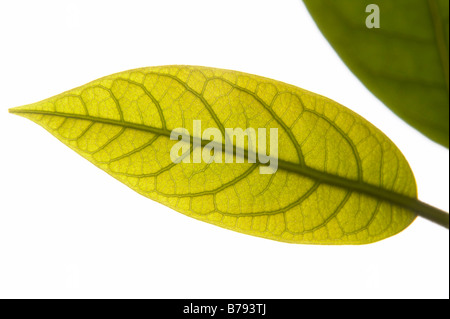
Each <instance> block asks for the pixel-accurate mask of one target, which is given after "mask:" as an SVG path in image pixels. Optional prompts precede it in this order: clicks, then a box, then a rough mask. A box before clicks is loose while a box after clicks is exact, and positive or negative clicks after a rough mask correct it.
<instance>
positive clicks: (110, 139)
mask: <svg viewBox="0 0 450 319" xmlns="http://www.w3.org/2000/svg"><path fill="white" fill-rule="evenodd" d="M10 112H12V113H16V114H19V115H21V116H24V117H26V118H28V119H30V120H32V121H34V122H36V123H38V124H39V125H41V126H42V127H44V128H45V129H47V130H48V131H49V132H50V133H52V134H53V135H54V136H56V137H57V138H58V139H59V140H60V141H62V142H63V143H65V144H66V145H68V146H69V147H70V148H72V149H73V150H74V151H76V152H77V153H78V154H80V155H82V156H83V157H85V158H86V159H88V160H89V161H91V162H92V163H93V164H95V165H96V166H98V167H99V168H101V169H103V170H104V171H106V172H107V173H109V174H110V175H112V176H113V177H115V178H116V179H118V180H119V181H121V182H123V183H125V184H126V185H128V186H129V187H130V188H132V189H133V190H135V191H136V192H138V193H140V194H142V195H144V196H146V197H148V198H151V199H153V200H155V201H158V202H160V203H162V204H164V205H167V206H168V207H170V208H172V209H174V210H176V211H178V212H181V213H183V214H186V215H188V216H191V217H193V218H196V219H199V220H202V221H205V222H208V223H212V224H215V225H218V226H221V227H224V228H228V229H231V230H235V231H238V232H242V233H246V234H250V235H254V236H260V237H265V238H269V239H273V240H279V241H285V242H291V243H312V244H366V243H370V242H374V241H378V240H381V239H383V238H386V237H389V236H392V235H394V234H396V233H398V232H400V231H401V230H403V229H404V228H406V227H407V226H408V225H409V224H410V223H411V222H412V221H413V220H414V218H415V216H416V215H415V213H413V212H412V211H411V209H409V208H408V207H412V206H411V205H410V204H408V203H410V202H412V203H416V202H417V201H416V185H415V180H414V176H413V174H412V172H411V169H410V167H409V165H408V163H407V161H406V160H405V158H404V157H403V155H402V154H401V153H400V151H399V150H398V149H397V148H396V147H395V145H394V144H393V143H392V142H391V141H390V140H389V139H388V138H387V137H386V136H385V135H384V134H383V133H381V132H380V131H379V130H378V129H376V128H375V127H374V126H373V125H371V124H370V123H369V122H367V121H366V120H365V119H363V118H362V117H360V116H359V115H357V114H355V113H354V112H352V111H351V110H349V109H347V108H345V107H344V106H342V105H340V104H338V103H336V102H334V101H332V100H330V99H327V98H325V97H322V96H320V95H317V94H314V93H311V92H308V91H305V90H303V89H300V88H297V87H294V86H291V85H288V84H285V83H281V82H278V81H274V80H271V79H267V78H263V77H259V76H254V75H250V74H245V73H241V72H236V71H228V70H220V69H213V68H206V67H192V66H163V67H150V68H141V69H136V70H130V71H126V72H122V73H118V74H114V75H111V76H107V77H104V78H101V79H99V80H96V81H93V82H91V83H88V84H86V85H84V86H81V87H79V88H75V89H73V90H70V91H67V92H65V93H62V94H60V95H57V96H54V97H51V98H49V99H47V100H44V101H41V102H38V103H35V104H30V105H26V106H22V107H17V108H14V109H11V110H10ZM194 120H200V121H201V124H202V129H203V130H204V129H206V128H216V129H218V130H219V131H220V132H222V133H224V134H226V128H241V129H243V130H245V129H247V128H255V129H258V128H267V129H269V128H277V129H278V135H277V136H278V168H277V170H276V172H275V173H274V174H261V171H260V169H259V168H260V167H261V163H260V162H259V161H257V162H256V163H249V162H248V161H244V163H236V161H234V162H233V163H225V162H223V163H218V162H212V163H205V162H204V161H201V162H200V163H193V162H192V161H191V162H190V163H185V162H180V163H174V162H173V161H172V160H171V157H170V151H171V149H172V147H173V146H174V145H176V143H179V142H178V141H177V140H171V139H170V134H171V132H172V130H174V129H176V128H185V129H187V130H188V131H189V132H190V134H192V136H191V137H193V138H191V139H190V142H189V145H191V144H192V143H193V142H194V138H196V137H199V136H198V135H194V133H193V123H194ZM224 136H225V135H223V136H222V142H221V144H225V138H224ZM207 141H208V139H206V140H204V141H203V142H202V144H203V145H205V142H207ZM268 141H269V140H268ZM268 141H267V143H268V144H269V142H268ZM245 145H246V146H244V148H246V153H245V154H247V155H246V156H247V157H248V143H247V144H245ZM222 146H223V145H221V147H222ZM235 146H236V145H235ZM268 146H269V145H268ZM238 148H239V145H238V147H234V150H237V149H238ZM268 149H269V147H268ZM191 156H192V155H191ZM234 158H235V159H236V157H234ZM258 160H259V159H258ZM405 203H406V204H405ZM413 206H414V205H413ZM149 207H151V203H149ZM92 213H93V214H95V212H92ZM161 227H167V228H168V229H169V228H170V225H161Z"/></svg>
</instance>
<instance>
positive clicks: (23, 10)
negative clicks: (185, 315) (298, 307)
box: [0, 0, 449, 298]
mask: <svg viewBox="0 0 450 319" xmlns="http://www.w3.org/2000/svg"><path fill="white" fill-rule="evenodd" d="M362 14H363V13H362ZM362 18H364V17H362ZM166 64H192V65H203V66H212V67H219V68H227V69H234V70H239V71H244V72H248V73H252V74H257V75H262V76H265V77H270V78H273V79H276V80H280V81H283V82H287V83H290V84H294V85H297V86H299V87H302V88H304V89H307V90H310V91H313V92H316V93H319V94H322V95H325V96H327V97H329V98H332V99H334V100H336V101H337V102H339V103H341V104H343V105H345V106H347V107H348V108H350V109H352V110H354V111H356V112H357V113H359V114H360V115H362V116H363V117H365V118H366V119H368V120H369V121H370V122H372V123H373V124H374V125H376V126H377V127H378V128H380V129H381V130H382V131H383V132H384V133H385V134H386V135H387V136H389V137H390V138H391V139H392V140H393V141H394V143H395V144H396V145H397V146H398V147H399V148H400V149H401V151H402V152H403V153H404V155H405V156H406V158H407V159H408V161H409V163H410V165H411V167H412V169H413V171H414V173H415V176H416V179H417V183H418V188H419V197H420V199H421V200H423V201H426V202H428V203H430V204H432V205H435V206H437V207H439V208H441V209H445V210H446V211H448V208H449V207H448V206H449V196H448V191H449V179H448V174H449V171H448V166H449V152H448V150H446V149H444V148H443V147H440V146H438V145H437V144H435V143H433V142H431V141H430V140H428V139H426V138H425V137H423V136H422V135H420V134H419V133H418V132H416V131H415V130H414V129H412V128H410V127H409V126H407V125H406V124H404V123H403V122H402V121H401V120H399V119H398V118H397V117H396V116H395V115H394V114H393V113H392V112H391V111H389V110H388V109H387V108H386V107H385V106H384V105H383V104H382V103H381V102H379V101H378V100H377V99H376V98H375V97H374V96H373V95H372V94H371V93H370V92H369V91H368V90H367V89H365V87H364V86H363V85H361V83H360V82H359V81H358V80H357V79H356V78H355V77H354V76H353V75H352V74H351V73H350V72H349V71H348V69H347V68H346V66H345V65H344V64H343V63H342V62H341V61H340V59H339V58H338V56H337V55H336V54H335V52H334V51H333V50H332V48H331V47H330V46H329V44H328V43H327V41H326V40H325V39H324V38H323V36H322V35H321V33H320V32H319V31H318V29H317V27H316V26H315V24H314V22H313V21H312V19H311V17H310V16H309V14H308V12H307V11H306V9H305V7H304V5H303V4H302V3H300V2H299V1H298V0H203V1H202V0H190V1H186V0H166V1H148V0H147V1H144V0H143V1H133V0H130V1H126V2H125V1H80V0H78V1H6V0H0V71H1V73H0V92H1V95H0V96H1V98H0V145H1V147H0V154H1V156H0V169H1V177H0V297H1V298H449V232H448V230H446V229H444V228H442V227H440V226H437V225H435V224H432V223H431V222H428V221H426V220H424V219H421V218H418V219H417V220H416V221H415V222H414V223H413V225H411V226H410V227H409V228H407V229H406V230H405V231H403V232H402V233H400V234H399V235H397V236H394V237H392V238H389V239H386V240H384V241H381V242H378V243H374V244H370V245H365V246H309V245H293V244H286V243H280V242H275V241H270V240H266V239H261V238H256V237H251V236H248V235H243V234H239V233H235V232H232V231H228V230H225V229H222V228H219V227H216V226H213V225H209V224H206V223H203V222H199V221H197V220H194V219H191V218H189V217H186V216H184V215H182V214H179V213H177V212H175V211H172V210H170V209H168V208H167V207H165V206H162V205H160V204H158V203H155V202H153V201H151V200H149V199H147V198H144V197H142V196H140V195H138V194H137V193H135V192H134V191H132V190H130V189H129V188H127V187H126V186H124V185H122V184H121V183H120V182H118V181H116V180H115V179H113V178H112V177H110V176H109V175H107V174H106V173H105V172H103V171H101V170H100V169H98V168H96V167H94V166H93V165H92V164H90V163H89V162H87V161H86V160H85V159H83V158H82V157H81V156H79V155H77V154H76V153H74V152H73V151H71V150H70V149H69V148H68V147H66V146H65V145H63V144H62V143H60V142H59V141H57V140H56V139H55V138H54V137H53V136H51V135H50V134H49V133H48V132H46V131H45V130H44V129H42V128H41V127H39V126H37V125H36V124H34V123H32V122H31V121H29V120H26V119H23V118H20V117H17V116H14V115H11V114H8V112H7V110H8V108H10V107H14V106H19V105H23V104H28V103H32V102H36V101H38V100H42V99H44V98H47V97H50V96H53V95H55V94H58V93H61V92H63V91H66V90H68V89H72V88H74V87H76V86H79V85H82V84H85V83H87V82H89V81H91V80H94V79H97V78H99V77H102V76H105V75H109V74H112V73H115V72H119V71H124V70H127V69H132V68H138V67H144V66H156V65H166Z"/></svg>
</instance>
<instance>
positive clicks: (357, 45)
mask: <svg viewBox="0 0 450 319" xmlns="http://www.w3.org/2000/svg"><path fill="white" fill-rule="evenodd" d="M304 3H305V5H306V7H307V8H308V10H309V12H310V13H311V15H312V17H313V18H314V20H315V22H316V23H317V26H318V27H319V29H320V30H321V32H322V33H323V35H324V36H325V37H326V38H327V40H328V41H329V42H330V44H331V45H332V46H333V48H334V49H335V50H336V52H337V53H338V55H339V56H340V57H341V59H342V60H343V61H344V62H345V64H346V65H347V66H348V67H349V69H350V70H351V71H352V72H353V73H354V74H355V75H356V76H357V77H358V78H359V79H360V80H361V82H362V83H363V84H364V85H365V86H366V87H367V88H368V89H369V90H370V91H371V92H372V93H373V94H375V95H376V96H377V97H378V98H379V99H380V100H381V101H382V102H383V103H384V104H385V105H386V106H388V107H389V108H391V110H392V111H394V112H395V113H396V114H397V115H398V116H400V117H401V118H402V119H403V120H405V121H406V122H407V123H409V124H410V125H412V126H413V127H415V128H416V129H418V130H419V131H421V132H422V133H423V134H425V135H426V136H428V137H429V138H431V139H432V140H434V141H436V142H438V143H440V144H442V145H444V146H446V147H447V148H448V146H449V63H448V59H449V55H448V54H449V53H448V52H449V51H448V43H449V1H448V0H395V1H392V0H378V1H376V2H373V1H363V0H340V1H326V0H304ZM371 3H375V4H377V5H378V8H379V22H380V24H379V28H367V26H366V19H367V18H368V16H369V15H370V14H371V13H373V12H374V11H373V10H368V12H366V7H367V6H368V5H369V4H371ZM369 9H370V8H369ZM370 19H371V17H369V20H370Z"/></svg>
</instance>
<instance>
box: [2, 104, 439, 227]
mask: <svg viewBox="0 0 450 319" xmlns="http://www.w3.org/2000/svg"><path fill="white" fill-rule="evenodd" d="M9 111H10V113H14V114H39V115H51V116H59V117H65V118H71V119H79V120H86V121H92V122H96V123H103V124H110V125H115V126H120V127H126V128H131V129H135V130H140V131H145V132H150V133H153V134H157V135H164V136H167V137H170V134H171V131H169V130H166V129H160V128H155V127H151V126H147V125H142V124H137V123H130V122H125V121H119V120H113V119H105V118H98V117H93V116H89V115H83V114H67V113H62V112H55V111H43V110H26V109H22V110H21V109H10V110H9ZM192 141H193V138H192V137H191V142H192ZM210 142H211V141H209V140H202V145H206V144H207V143H210ZM222 149H225V147H224V145H223V144H222ZM234 151H236V147H235V148H234ZM235 154H236V153H235ZM244 154H245V155H246V157H247V152H246V151H245V150H244ZM258 164H260V165H267V164H262V163H258ZM278 169H282V170H285V171H288V172H291V173H296V174H300V175H302V176H305V177H309V178H311V179H314V180H317V181H319V182H320V183H324V184H328V185H333V186H337V187H340V188H344V189H347V190H350V191H354V192H358V193H361V194H365V195H369V196H371V197H374V198H377V199H379V200H383V201H387V202H390V203H392V204H395V205H398V206H400V207H403V208H407V209H409V210H412V211H413V212H415V213H416V214H418V215H421V216H423V217H426V218H428V219H431V220H433V221H435V222H438V223H440V224H442V222H439V221H440V220H442V214H446V215H448V214H447V213H445V212H443V211H441V210H439V209H437V208H435V207H433V206H430V205H428V204H426V203H423V202H421V201H419V200H418V199H416V198H412V197H409V196H405V195H402V194H399V193H396V192H394V191H389V190H387V189H384V188H381V187H378V186H375V185H371V184H368V183H365V182H360V181H355V180H351V179H347V178H344V177H341V176H337V175H332V174H329V173H326V172H323V171H319V170H316V169H314V168H311V167H308V166H301V165H299V164H298V163H292V162H288V161H283V160H280V159H279V160H278ZM444 226H445V225H444ZM447 227H448V219H447Z"/></svg>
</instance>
